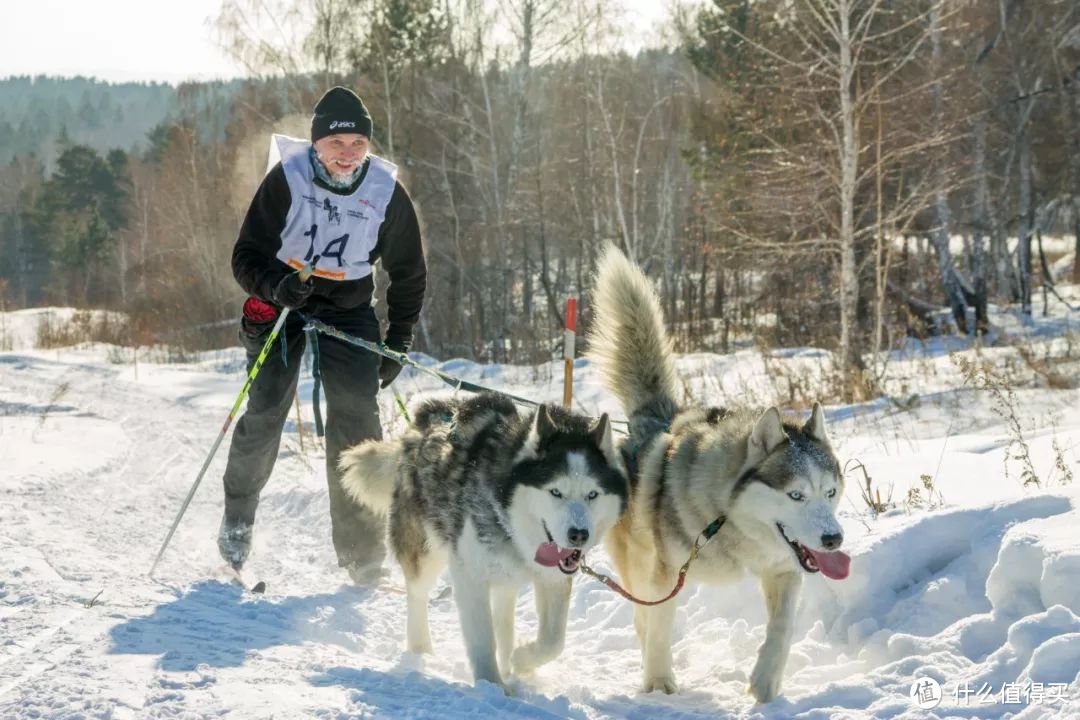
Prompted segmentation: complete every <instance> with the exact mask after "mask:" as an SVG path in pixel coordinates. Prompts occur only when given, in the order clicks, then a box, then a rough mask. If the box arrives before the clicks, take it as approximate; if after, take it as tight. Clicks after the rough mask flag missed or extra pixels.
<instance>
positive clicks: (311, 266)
mask: <svg viewBox="0 0 1080 720" xmlns="http://www.w3.org/2000/svg"><path fill="white" fill-rule="evenodd" d="M318 261H319V256H318V255H316V256H315V257H314V258H312V260H311V262H310V263H308V264H307V265H305V266H304V267H302V268H301V269H300V270H298V271H297V274H298V275H299V276H300V282H307V281H308V278H310V277H311V275H312V273H314V272H315V263H317V262H318ZM288 316H289V308H287V307H285V308H282V309H281V313H280V314H279V315H278V319H277V322H275V323H274V327H273V329H272V330H271V331H270V337H268V338H266V342H265V343H263V346H262V350H260V351H259V356H258V357H257V358H256V359H255V364H254V365H252V366H251V370H250V371H249V372H248V376H247V382H245V383H244V387H243V388H242V389H241V390H240V395H238V396H237V398H236V402H235V403H233V406H232V410H230V411H229V417H227V418H225V424H224V425H223V426H222V428H221V432H220V433H219V434H218V436H217V439H216V440H214V445H213V446H212V447H211V448H210V453H209V454H208V455H207V456H206V460H204V461H203V464H202V468H201V469H200V470H199V474H198V476H196V478H195V482H194V483H193V484H192V485H191V489H190V490H188V494H187V497H186V498H184V504H183V505H181V506H180V512H178V513H177V514H176V519H175V520H173V524H172V527H171V528H169V534H168V535H166V536H165V541H164V542H162V543H161V549H160V550H158V553H157V557H155V558H154V564H153V565H151V566H150V572H149V573H147V574H148V575H149V576H150V577H153V576H154V570H155V569H157V565H158V563H159V562H160V561H161V556H162V555H164V554H165V548H166V547H168V546H169V541H170V540H172V536H173V533H174V532H176V527H177V526H178V525H179V524H180V518H182V517H184V513H185V512H187V508H188V505H189V504H190V503H191V498H193V497H194V496H195V491H196V490H197V489H198V487H199V483H200V482H202V479H203V475H205V474H206V469H207V468H208V467H210V461H211V460H213V459H214V455H215V454H216V453H217V449H218V447H219V446H220V445H221V441H222V440H224V439H225V434H226V433H228V432H229V426H230V425H232V421H233V418H234V417H236V411H237V410H239V409H240V405H242V404H243V402H244V398H246V397H247V394H248V390H250V389H251V384H252V383H253V382H255V376H256V375H258V374H259V370H260V369H261V368H262V365H263V361H265V360H266V356H267V355H269V354H270V347H271V346H272V345H273V344H274V341H275V340H277V336H278V333H280V332H281V328H282V327H284V326H285V318H287V317H288Z"/></svg>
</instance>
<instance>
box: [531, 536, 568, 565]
mask: <svg viewBox="0 0 1080 720" xmlns="http://www.w3.org/2000/svg"><path fill="white" fill-rule="evenodd" d="M573 554H574V551H573V550H567V549H566V548H561V547H559V545H558V543H553V542H546V543H541V544H540V547H538V548H536V556H535V557H534V558H533V560H535V561H536V562H538V563H540V564H541V565H544V566H545V567H555V566H556V565H558V564H559V563H560V562H561V561H563V560H565V559H566V558H568V557H570V556H571V555H573Z"/></svg>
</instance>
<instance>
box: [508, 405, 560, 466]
mask: <svg viewBox="0 0 1080 720" xmlns="http://www.w3.org/2000/svg"><path fill="white" fill-rule="evenodd" d="M554 434H555V423H554V422H553V421H552V420H551V416H550V415H549V414H548V409H547V405H541V406H540V407H538V408H537V409H536V414H535V415H533V421H532V427H530V428H529V436H528V437H527V438H525V445H523V446H522V448H521V450H520V451H518V454H517V457H516V458H514V462H515V463H519V462H522V461H524V460H532V459H535V458H537V457H539V456H540V452H541V451H542V450H543V449H544V446H545V445H547V442H548V440H549V439H550V438H551V436H552V435H554Z"/></svg>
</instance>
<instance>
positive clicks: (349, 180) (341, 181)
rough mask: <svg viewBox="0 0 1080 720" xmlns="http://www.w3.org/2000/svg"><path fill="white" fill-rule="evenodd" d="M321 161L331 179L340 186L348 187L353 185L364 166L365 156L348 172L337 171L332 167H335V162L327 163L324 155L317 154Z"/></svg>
mask: <svg viewBox="0 0 1080 720" xmlns="http://www.w3.org/2000/svg"><path fill="white" fill-rule="evenodd" d="M316 157H318V159H319V162H320V163H321V164H322V166H323V169H324V170H326V174H327V175H329V176H330V181H331V182H332V183H333V184H334V185H337V186H339V187H348V186H349V185H352V184H353V182H354V181H355V180H356V178H357V176H358V175H359V173H360V170H361V168H363V167H364V160H365V158H361V159H360V161H359V162H357V163H356V167H354V168H353V169H352V170H349V171H348V172H341V171H335V170H333V169H331V168H333V167H335V165H334V163H327V162H326V161H325V160H324V159H323V156H322V155H317V156H316Z"/></svg>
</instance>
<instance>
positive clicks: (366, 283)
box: [232, 163, 427, 347]
mask: <svg viewBox="0 0 1080 720" xmlns="http://www.w3.org/2000/svg"><path fill="white" fill-rule="evenodd" d="M367 168H368V164H367V163H365V164H364V171H363V172H362V173H361V175H360V177H359V178H358V179H357V181H356V184H355V185H353V186H352V187H351V188H348V189H347V190H335V189H334V188H330V187H327V186H326V185H324V184H323V183H321V182H320V181H319V180H318V179H317V178H316V180H315V182H316V183H318V184H319V186H320V187H322V188H324V189H326V190H329V191H330V192H334V193H336V194H339V195H350V194H352V192H353V191H354V190H355V189H356V186H357V185H359V184H360V183H362V182H364V177H365V176H366V175H367ZM291 204H292V196H291V194H290V193H289V183H288V181H287V180H286V179H285V170H284V168H283V167H282V166H281V163H278V164H277V165H275V166H274V167H273V169H272V170H270V172H269V173H268V174H267V175H266V177H265V178H264V179H263V181H262V184H261V185H260V186H259V189H258V191H256V193H255V197H254V198H253V199H252V201H251V206H250V207H249V208H248V211H247V216H246V217H245V218H244V224H243V225H242V226H241V227H240V236H239V237H238V238H237V239H236V245H235V246H234V247H233V256H232V269H233V276H234V277H235V278H236V281H237V282H238V283H240V287H242V288H244V290H246V291H247V292H248V293H250V294H251V295H254V296H255V297H257V298H259V299H260V300H264V301H266V302H269V303H272V302H273V299H272V298H271V296H270V293H271V291H272V290H273V289H274V286H275V285H277V283H278V281H279V280H281V278H282V277H284V276H285V275H287V274H289V273H291V272H293V269H292V268H291V267H289V266H288V265H286V264H285V263H283V262H281V261H280V260H278V259H277V253H278V250H280V249H281V232H282V231H283V230H284V229H285V219H286V217H287V216H288V213H289V207H290V205H291ZM376 260H380V261H381V263H382V268H383V269H384V270H385V271H386V272H387V274H388V275H389V276H390V285H389V287H388V288H387V290H386V304H387V319H388V320H389V321H390V327H389V330H388V331H387V334H386V341H387V343H388V344H391V345H394V346H396V347H400V346H401V345H402V343H404V344H405V345H408V344H409V341H410V340H411V338H412V326H413V324H415V323H416V320H417V318H418V317H419V316H420V308H421V306H422V305H423V303H424V289H425V287H426V285H427V266H426V265H425V263H424V250H423V245H422V243H421V240H420V225H419V223H418V222H417V219H416V210H415V209H414V208H413V204H412V200H411V199H410V198H409V194H408V193H407V192H406V191H405V188H404V187H403V186H402V184H401V183H400V182H398V183H396V185H395V186H394V194H393V195H391V197H390V203H389V204H388V205H387V207H386V218H385V219H384V220H383V223H382V225H380V226H379V239H378V242H377V243H376V245H375V249H374V250H373V251H372V253H371V258H370V262H372V263H374V262H375V261H376ZM373 278H374V274H372V275H368V276H367V277H364V278H360V279H359V280H343V281H337V280H328V279H326V278H320V277H315V278H314V280H313V282H314V283H315V291H314V292H313V293H312V294H311V297H310V298H309V299H308V301H307V302H306V303H305V304H304V306H303V307H302V308H301V310H302V311H303V312H304V313H305V314H307V315H311V316H317V317H321V318H324V319H325V320H326V321H327V322H328V323H330V322H332V319H333V317H334V316H340V315H341V314H342V313H343V312H346V313H347V312H348V311H350V310H354V309H357V308H362V309H367V308H368V307H369V306H370V304H371V294H372V292H373V291H374V289H375V283H374V279H373Z"/></svg>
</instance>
